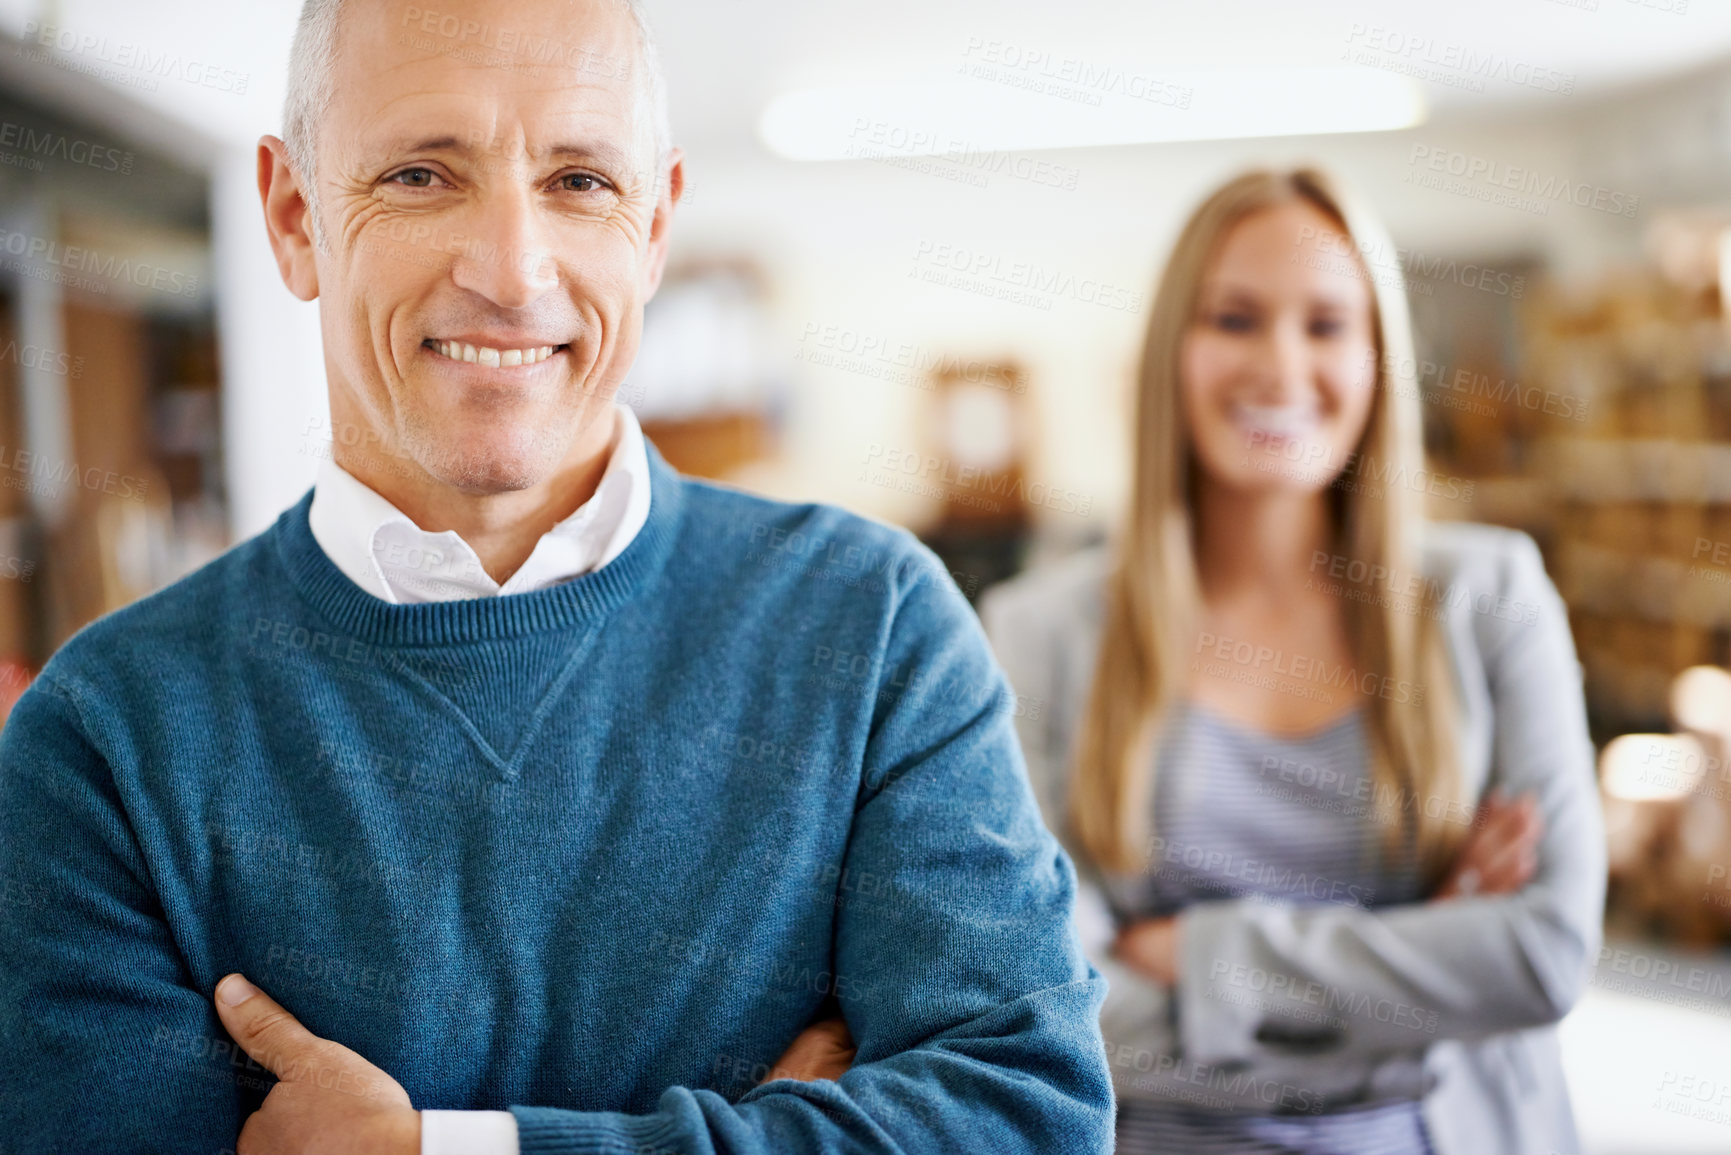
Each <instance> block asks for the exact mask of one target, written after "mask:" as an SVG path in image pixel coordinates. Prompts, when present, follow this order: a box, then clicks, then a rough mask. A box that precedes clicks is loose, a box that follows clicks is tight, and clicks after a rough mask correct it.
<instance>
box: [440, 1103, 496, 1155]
mask: <svg viewBox="0 0 1731 1155" xmlns="http://www.w3.org/2000/svg"><path fill="white" fill-rule="evenodd" d="M421 1155H517V1117H516V1116H515V1115H513V1114H511V1112H509V1111H422V1112H421Z"/></svg>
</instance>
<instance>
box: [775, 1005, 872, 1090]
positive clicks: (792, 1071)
mask: <svg viewBox="0 0 1731 1155" xmlns="http://www.w3.org/2000/svg"><path fill="white" fill-rule="evenodd" d="M857 1051H858V1048H856V1047H855V1046H854V1043H853V1035H851V1034H849V1033H848V1029H847V1023H846V1022H844V1021H843V1020H842V1019H841V1017H840V1016H839V1015H838V1016H836V1017H833V1018H827V1019H819V1020H817V1022H815V1023H813V1024H812V1025H811V1026H809V1027H807V1028H806V1029H805V1030H803V1031H801V1032H800V1033H799V1034H797V1035H795V1036H794V1039H793V1042H792V1043H790V1044H788V1048H787V1050H786V1051H784V1052H783V1053H782V1056H781V1058H779V1059H777V1060H776V1061H775V1065H774V1066H773V1067H771V1068H770V1069H769V1074H767V1075H765V1076H764V1077H763V1078H762V1079H760V1080H758V1082H759V1083H760V1084H762V1083H767V1082H769V1081H770V1080H771V1079H798V1080H800V1081H801V1082H805V1083H809V1082H812V1081H814V1080H817V1079H839V1078H841V1077H842V1076H843V1075H844V1074H846V1073H847V1069H848V1067H849V1066H850V1065H852V1063H853V1058H854V1055H855V1053H856V1052H857Z"/></svg>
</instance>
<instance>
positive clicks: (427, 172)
mask: <svg viewBox="0 0 1731 1155" xmlns="http://www.w3.org/2000/svg"><path fill="white" fill-rule="evenodd" d="M390 179H391V181H392V183H395V184H400V185H404V186H406V187H408V188H432V187H433V181H434V180H436V179H438V177H437V174H436V173H434V172H433V170H432V169H430V168H406V169H404V170H403V171H402V172H400V173H397V174H396V175H395V176H393V177H391V178H390Z"/></svg>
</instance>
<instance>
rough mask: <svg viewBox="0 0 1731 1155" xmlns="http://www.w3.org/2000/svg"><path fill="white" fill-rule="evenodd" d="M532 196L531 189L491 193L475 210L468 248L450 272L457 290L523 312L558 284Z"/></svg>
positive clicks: (556, 271)
mask: <svg viewBox="0 0 1731 1155" xmlns="http://www.w3.org/2000/svg"><path fill="white" fill-rule="evenodd" d="M534 195H535V194H534V193H533V192H532V191H531V190H529V189H511V190H509V191H503V192H495V193H491V194H489V195H488V196H487V198H486V199H485V200H484V201H483V202H482V203H481V204H480V205H479V206H478V207H477V211H476V214H475V216H474V218H473V220H472V222H471V224H470V227H469V241H468V244H466V245H464V246H463V251H462V253H461V254H459V255H458V257H457V261H456V264H455V266H454V267H453V268H452V270H451V277H452V279H453V280H455V281H456V283H457V286H458V287H459V288H463V289H467V290H469V291H470V292H472V293H479V294H480V295H481V296H483V297H486V298H487V299H488V300H489V301H491V302H493V304H495V305H498V306H500V307H501V308H505V309H521V308H524V307H526V306H528V305H531V304H533V303H534V302H535V300H536V299H537V298H538V297H540V296H541V295H542V294H543V293H545V292H547V291H548V290H549V289H552V288H553V287H555V286H556V285H557V284H558V283H559V276H558V264H557V262H556V261H554V259H553V253H552V250H551V249H550V248H549V247H548V246H547V243H546V239H545V237H544V235H543V233H542V228H541V220H540V217H539V214H538V212H537V210H536V206H535V201H534Z"/></svg>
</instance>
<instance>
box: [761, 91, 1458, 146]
mask: <svg viewBox="0 0 1731 1155" xmlns="http://www.w3.org/2000/svg"><path fill="white" fill-rule="evenodd" d="M1037 79H1038V78H1033V77H1024V76H1021V75H1005V73H1003V72H1002V71H999V72H997V73H993V74H992V75H991V76H990V78H984V77H982V78H971V79H950V80H939V81H922V82H910V83H904V84H869V85H851V86H842V87H834V88H807V89H801V90H798V91H794V92H786V93H783V94H781V95H780V96H777V97H776V98H775V99H774V100H772V101H770V102H769V104H768V106H767V107H765V108H764V110H763V115H762V116H761V117H759V119H758V126H757V127H758V135H759V136H760V137H761V138H762V140H763V143H764V144H765V145H766V146H768V148H769V150H770V151H771V152H773V153H775V154H776V155H777V156H780V157H783V158H785V159H788V160H850V159H871V158H876V157H885V156H945V155H954V154H966V153H974V152H1020V151H1026V150H1032V149H1047V148H1094V147H1099V146H1101V145H1114V144H1156V143H1162V142H1168V141H1182V140H1227V139H1232V138H1239V137H1260V136H1312V135H1321V134H1324V133H1336V132H1381V131H1386V130H1389V129H1397V128H1410V127H1412V126H1413V125H1415V124H1422V123H1423V122H1424V119H1425V115H1426V111H1427V110H1426V105H1425V98H1424V92H1423V90H1422V89H1421V88H1420V87H1419V84H1418V82H1417V81H1415V80H1413V79H1412V78H1410V77H1407V76H1400V75H1396V74H1394V73H1390V72H1378V71H1375V70H1373V69H1368V68H1322V69H1254V70H1252V69H1245V70H1235V71H1223V72H1197V73H1180V74H1173V75H1169V76H1165V77H1162V81H1161V83H1160V84H1159V85H1158V86H1156V87H1154V88H1153V89H1152V90H1144V92H1143V93H1142V98H1140V99H1138V98H1137V97H1136V96H1131V95H1128V94H1126V93H1124V92H1118V91H1090V90H1088V89H1083V88H1077V87H1068V88H1056V89H1054V88H1052V87H1051V86H1047V87H1046V88H1045V90H1042V91H1035V90H1034V89H1035V88H1036V87H1038V86H1037V85H1032V84H1031V85H1029V86H1018V85H1016V84H1012V83H1010V82H1011V81H1022V80H1029V81H1033V80H1037Z"/></svg>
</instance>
